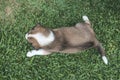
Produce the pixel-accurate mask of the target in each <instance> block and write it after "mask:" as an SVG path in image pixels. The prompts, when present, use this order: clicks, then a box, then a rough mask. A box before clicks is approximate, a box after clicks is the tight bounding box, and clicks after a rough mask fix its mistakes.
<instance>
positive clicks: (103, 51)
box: [96, 43, 108, 64]
mask: <svg viewBox="0 0 120 80" xmlns="http://www.w3.org/2000/svg"><path fill="white" fill-rule="evenodd" d="M96 48H97V50H98V51H99V53H100V54H101V56H102V60H103V61H104V63H105V64H108V59H107V57H106V56H105V50H104V48H103V47H102V44H100V43H98V44H97V45H96Z"/></svg>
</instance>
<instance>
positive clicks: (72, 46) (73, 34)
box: [25, 16, 108, 64]
mask: <svg viewBox="0 0 120 80" xmlns="http://www.w3.org/2000/svg"><path fill="white" fill-rule="evenodd" d="M83 21H84V22H82V23H77V24H76V25H75V26H72V27H62V28H57V29H47V28H44V27H43V26H41V25H40V24H37V25H36V26H35V27H33V28H32V29H31V30H30V31H29V32H28V33H27V34H26V35H25V37H26V39H27V41H28V42H29V43H31V44H32V46H33V47H34V48H35V50H32V51H29V52H28V53H27V57H32V56H34V55H49V54H51V53H53V52H60V53H69V54H71V53H77V52H80V51H81V50H85V49H89V48H91V47H93V48H96V49H97V50H98V51H99V53H100V54H101V56H102V59H103V61H104V63H105V64H108V60H107V58H106V56H105V51H104V49H103V47H102V45H101V44H100V42H99V41H98V40H97V39H96V35H95V33H94V31H93V29H92V28H91V23H90V21H89V19H88V17H87V16H83Z"/></svg>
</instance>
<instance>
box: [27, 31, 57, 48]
mask: <svg viewBox="0 0 120 80" xmlns="http://www.w3.org/2000/svg"><path fill="white" fill-rule="evenodd" d="M27 37H33V38H34V39H36V40H37V42H38V43H39V45H41V46H46V45H49V44H50V43H51V42H52V41H54V39H55V37H54V34H53V32H52V31H51V32H50V34H49V35H48V36H47V37H46V36H44V35H43V34H42V33H36V34H28V35H27Z"/></svg>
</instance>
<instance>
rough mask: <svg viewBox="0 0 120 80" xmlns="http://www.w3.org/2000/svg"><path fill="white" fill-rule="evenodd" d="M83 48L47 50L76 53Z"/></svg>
mask: <svg viewBox="0 0 120 80" xmlns="http://www.w3.org/2000/svg"><path fill="white" fill-rule="evenodd" d="M81 50H83V49H82V48H65V49H63V50H48V51H49V52H59V53H68V54H72V53H76V52H79V51H81Z"/></svg>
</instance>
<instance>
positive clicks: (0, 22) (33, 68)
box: [0, 0, 120, 80]
mask: <svg viewBox="0 0 120 80" xmlns="http://www.w3.org/2000/svg"><path fill="white" fill-rule="evenodd" d="M83 15H87V16H88V17H89V19H90V20H91V22H92V24H93V28H94V30H95V32H96V34H97V38H98V39H99V40H100V41H101V43H102V44H103V46H104V48H105V50H106V54H107V57H108V59H109V64H108V65H105V64H104V63H103V61H102V60H101V57H100V55H99V54H98V52H97V51H96V50H94V49H90V50H87V51H83V52H81V53H78V54H73V55H69V54H58V53H54V54H52V55H48V56H35V57H32V58H27V57H26V53H27V51H29V50H31V49H32V46H31V45H29V44H28V43H27V41H26V40H25V33H26V32H27V31H28V30H29V29H31V28H32V26H34V25H35V24H36V23H38V22H39V23H41V24H42V25H44V26H46V27H48V28H58V27H62V26H72V25H75V24H76V23H78V22H81V21H82V18H81V17H82V16H83ZM0 80H120V0H114V1H113V0H0Z"/></svg>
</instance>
